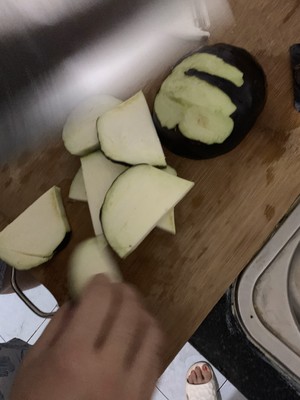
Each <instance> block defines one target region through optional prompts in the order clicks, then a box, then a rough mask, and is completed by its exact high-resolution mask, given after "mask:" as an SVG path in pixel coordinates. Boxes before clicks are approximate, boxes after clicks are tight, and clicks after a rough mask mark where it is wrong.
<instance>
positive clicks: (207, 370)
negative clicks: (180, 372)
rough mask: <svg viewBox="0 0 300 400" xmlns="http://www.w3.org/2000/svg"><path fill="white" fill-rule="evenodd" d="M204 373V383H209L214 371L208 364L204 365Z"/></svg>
mask: <svg viewBox="0 0 300 400" xmlns="http://www.w3.org/2000/svg"><path fill="white" fill-rule="evenodd" d="M201 370H202V375H203V378H204V382H203V383H208V382H209V381H210V380H211V378H212V373H211V369H210V367H209V366H208V365H207V364H204V365H202V368H201Z"/></svg>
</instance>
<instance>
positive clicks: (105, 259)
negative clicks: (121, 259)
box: [69, 235, 122, 298]
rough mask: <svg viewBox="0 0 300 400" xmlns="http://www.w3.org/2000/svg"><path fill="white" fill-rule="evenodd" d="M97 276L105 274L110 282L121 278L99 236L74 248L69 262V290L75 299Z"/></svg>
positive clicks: (103, 241)
mask: <svg viewBox="0 0 300 400" xmlns="http://www.w3.org/2000/svg"><path fill="white" fill-rule="evenodd" d="M97 274H105V275H107V277H108V278H110V280H111V281H112V282H121V281H122V276H121V272H120V271H119V268H118V264H117V262H116V260H115V259H114V256H113V254H112V252H111V249H110V247H109V246H108V243H107V241H106V240H105V238H104V237H103V235H101V236H97V237H93V238H90V239H87V240H85V241H83V242H81V243H79V245H78V246H77V247H76V248H75V250H74V252H73V253H72V255H71V258H70V262H69V288H70V292H71V294H72V296H73V297H74V298H77V297H79V296H80V294H81V293H82V291H83V289H84V287H85V286H86V285H87V283H88V282H89V281H90V279H92V278H93V277H94V276H95V275H97Z"/></svg>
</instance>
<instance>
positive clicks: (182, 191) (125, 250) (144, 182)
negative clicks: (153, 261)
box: [100, 165, 194, 258]
mask: <svg viewBox="0 0 300 400" xmlns="http://www.w3.org/2000/svg"><path fill="white" fill-rule="evenodd" d="M193 185H194V183H193V182H190V181H187V180H185V179H181V178H178V177H177V176H172V175H170V174H168V173H166V172H164V171H161V170H159V169H157V168H154V167H152V166H150V165H137V166H135V167H132V168H129V169H128V170H127V171H125V172H124V173H123V174H121V175H120V176H119V177H118V178H117V179H116V180H115V181H114V183H113V184H112V186H111V187H110V189H109V190H108V192H107V194H106V197H105V200H104V203H103V206H102V209H101V215H100V217H101V223H102V228H103V233H104V235H105V238H106V240H107V241H108V243H109V245H110V246H111V247H112V249H113V250H114V251H115V252H116V253H117V254H118V255H119V256H120V257H121V258H125V257H127V256H128V255H129V254H130V253H132V252H133V251H134V250H135V249H136V248H137V246H138V245H139V244H140V243H141V242H142V241H143V240H144V239H145V237H146V236H147V235H148V234H149V233H150V232H151V231H152V229H153V228H154V227H155V226H156V225H157V223H158V221H159V220H160V219H161V218H162V217H163V216H164V215H165V214H166V213H167V212H168V211H169V210H170V209H172V208H174V207H175V205H176V204H177V203H179V201H180V200H181V199H182V198H183V197H184V196H185V195H186V194H187V193H188V192H189V191H190V190H191V188H192V187H193Z"/></svg>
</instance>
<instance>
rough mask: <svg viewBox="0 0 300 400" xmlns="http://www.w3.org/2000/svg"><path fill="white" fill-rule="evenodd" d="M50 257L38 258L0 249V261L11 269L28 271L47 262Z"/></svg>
mask: <svg viewBox="0 0 300 400" xmlns="http://www.w3.org/2000/svg"><path fill="white" fill-rule="evenodd" d="M50 258H51V257H48V258H47V257H38V256H32V255H28V254H24V253H18V252H16V251H13V250H8V249H6V248H2V247H0V259H1V260H2V261H4V262H6V263H7V264H8V265H10V266H11V267H14V268H16V269H19V270H28V269H31V268H35V267H38V266H39V265H41V264H44V263H45V262H47V261H49V260H50Z"/></svg>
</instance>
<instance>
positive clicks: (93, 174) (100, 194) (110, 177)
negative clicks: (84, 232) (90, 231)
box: [81, 151, 127, 235]
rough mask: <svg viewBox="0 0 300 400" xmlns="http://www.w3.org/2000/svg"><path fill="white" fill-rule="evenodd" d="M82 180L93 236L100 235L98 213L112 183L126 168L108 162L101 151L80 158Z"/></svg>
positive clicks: (100, 228)
mask: <svg viewBox="0 0 300 400" xmlns="http://www.w3.org/2000/svg"><path fill="white" fill-rule="evenodd" d="M81 165H82V172H83V180H84V185H85V189H86V193H87V199H88V205H89V209H90V214H91V218H92V223H93V227H94V231H95V235H100V234H101V233H102V227H101V223H100V220H99V212H100V209H101V207H102V204H103V201H104V198H105V196H106V193H107V191H108V189H109V188H110V186H111V185H112V183H113V181H114V180H115V179H116V178H117V177H118V176H119V175H120V174H121V173H123V172H124V171H125V170H126V169H127V167H125V166H124V165H121V164H118V163H114V162H112V161H110V160H108V159H107V158H106V157H105V156H104V154H103V153H102V152H101V151H96V152H95V153H92V154H89V155H88V156H85V157H82V158H81Z"/></svg>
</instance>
